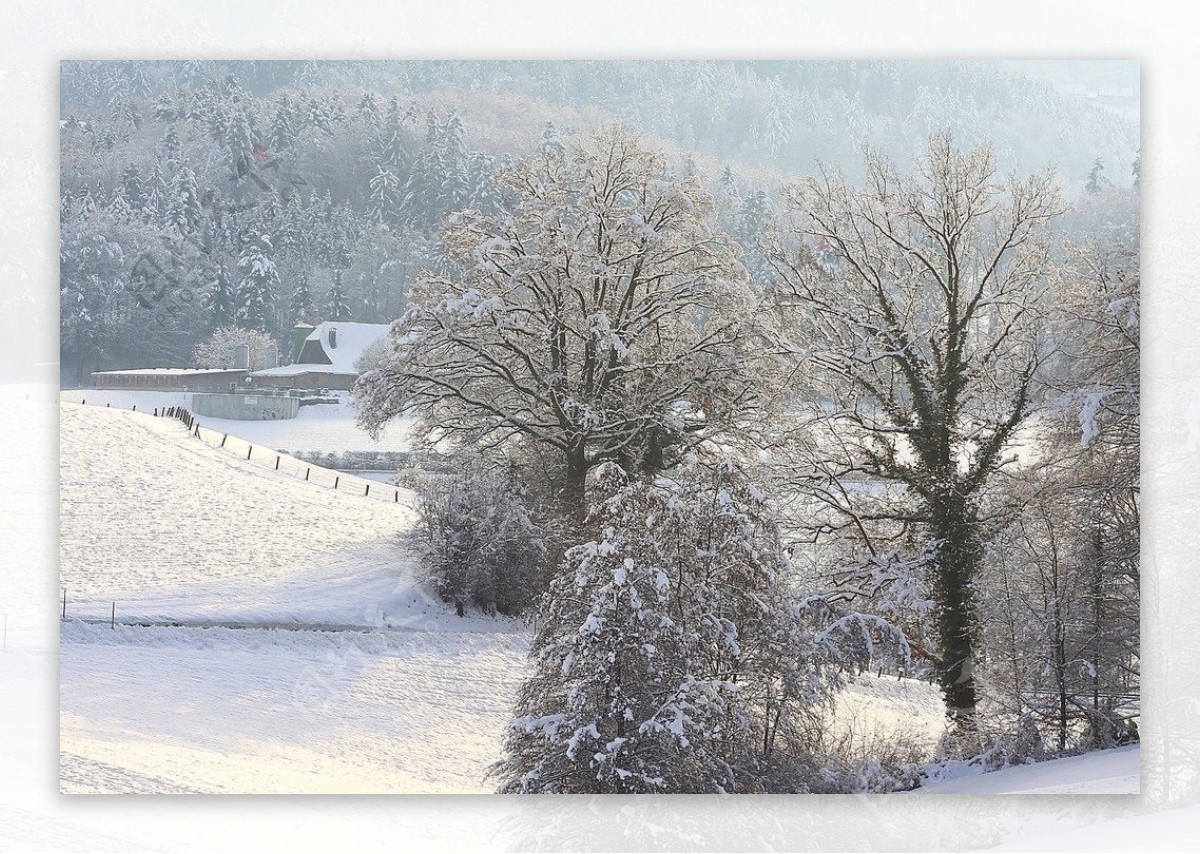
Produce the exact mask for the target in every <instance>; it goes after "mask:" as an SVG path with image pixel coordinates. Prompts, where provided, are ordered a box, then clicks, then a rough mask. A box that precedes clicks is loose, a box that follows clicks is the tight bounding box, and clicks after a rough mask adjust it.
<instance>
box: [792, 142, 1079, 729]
mask: <svg viewBox="0 0 1200 854" xmlns="http://www.w3.org/2000/svg"><path fill="white" fill-rule="evenodd" d="M866 174H867V178H866V182H865V185H864V186H862V187H861V188H856V187H852V186H850V185H849V184H848V183H847V182H846V181H845V179H844V178H842V177H841V176H840V174H835V173H829V172H824V171H823V172H822V173H821V175H820V176H819V177H815V178H810V179H808V180H805V181H803V182H802V183H801V184H800V185H799V186H797V187H796V188H794V190H793V191H792V192H791V194H790V201H791V205H792V209H793V212H794V213H795V214H796V215H797V225H796V226H795V232H794V235H793V236H794V237H795V238H797V239H796V240H795V241H793V245H792V246H791V248H787V249H785V248H777V249H776V251H775V252H774V253H773V264H774V268H775V270H776V273H777V274H778V278H779V280H780V282H781V286H780V289H779V290H780V294H779V296H780V298H779V310H780V317H781V319H782V320H784V321H785V322H784V324H782V325H781V329H782V330H783V332H781V335H780V340H781V343H783V344H784V346H785V350H786V351H787V352H788V353H789V354H790V355H791V356H792V357H793V358H803V359H804V360H806V361H807V363H808V364H809V365H811V367H812V368H813V369H814V370H813V374H814V378H813V384H814V385H813V389H812V391H813V392H814V394H813V396H812V401H813V404H814V405H813V406H812V407H811V412H812V413H814V414H813V416H812V418H811V419H810V420H809V424H808V427H809V429H810V430H817V431H823V432H821V433H820V434H821V435H825V436H827V437H829V441H827V442H826V443H825V445H826V447H824V448H823V449H822V453H823V454H824V455H825V458H826V465H825V466H824V468H823V471H822V472H821V473H819V474H820V477H821V479H822V480H823V482H824V484H825V486H824V489H825V494H826V495H827V496H829V497H830V500H829V501H827V504H828V505H829V506H830V507H832V508H834V509H835V510H836V512H837V513H839V514H841V515H842V516H843V517H844V519H845V522H844V524H845V525H846V527H847V528H848V529H857V530H858V532H859V533H860V534H862V535H863V536H864V538H865V539H867V541H868V542H867V546H868V548H873V545H872V544H871V543H870V542H869V539H870V538H869V535H868V529H867V527H866V526H865V525H864V524H863V522H864V519H863V518H861V517H859V516H857V515H856V503H857V502H856V498H855V496H854V494H853V491H852V490H847V489H846V488H845V487H844V484H843V481H845V480H846V479H849V478H859V479H862V478H870V479H878V480H881V481H884V482H889V483H892V484H895V485H896V486H897V487H898V488H896V489H893V490H892V492H891V493H889V494H888V500H886V501H879V500H878V495H876V496H875V499H874V504H875V505H877V507H878V508H881V509H877V510H876V511H874V514H873V516H872V517H871V519H870V520H869V521H874V520H877V519H878V518H880V517H886V518H887V519H890V520H893V521H894V522H896V523H898V524H899V525H900V526H901V527H902V529H903V530H906V531H909V532H912V531H920V532H921V534H922V536H923V537H925V538H927V539H928V540H930V541H932V542H933V543H935V544H936V553H935V555H934V556H933V558H932V560H931V562H930V574H931V587H932V592H933V599H934V600H935V602H936V608H935V617H936V640H937V645H938V650H937V652H936V667H937V673H938V679H939V682H940V684H941V687H942V690H943V693H944V695H945V698H946V703H947V707H948V710H949V713H950V715H951V716H952V717H953V718H955V719H956V720H960V721H969V720H971V719H972V718H973V716H974V714H975V707H976V701H977V692H976V685H975V679H974V676H973V665H974V660H975V657H976V654H975V643H976V634H977V621H976V615H975V602H974V597H973V593H972V588H971V585H972V581H973V580H974V578H975V576H976V573H977V572H978V570H979V567H980V560H981V556H982V545H983V537H984V530H983V519H982V516H981V496H982V494H983V492H984V490H985V487H987V486H988V485H989V482H990V480H991V479H992V477H993V475H994V473H995V472H996V471H997V470H998V468H999V467H1000V466H1001V465H1002V463H1003V455H1004V453H1005V450H1006V448H1009V447H1010V445H1011V444H1012V443H1013V441H1014V439H1015V437H1016V433H1017V430H1018V428H1019V427H1020V425H1021V423H1022V421H1023V420H1024V419H1025V417H1026V415H1027V414H1028V412H1029V410H1030V407H1031V403H1032V392H1033V383H1034V378H1035V375H1036V374H1037V372H1038V369H1039V365H1040V363H1041V360H1042V358H1043V350H1044V348H1043V347H1042V346H1041V344H1040V342H1039V323H1040V317H1041V309H1042V307H1043V298H1044V296H1045V292H1046V275H1045V274H1046V270H1047V267H1048V238H1047V230H1048V229H1047V224H1048V223H1049V221H1050V220H1051V219H1052V218H1053V217H1054V216H1055V215H1056V214H1057V213H1058V212H1059V209H1060V202H1059V198H1058V193H1057V190H1056V187H1055V184H1054V181H1053V178H1052V176H1051V175H1050V174H1040V175H1035V176H1032V177H1029V178H1027V179H1024V180H1018V179H1016V178H1008V179H1003V178H1000V177H998V176H997V174H996V169H995V164H994V161H993V158H992V154H991V152H990V150H989V149H987V148H986V147H984V148H978V149H975V150H973V151H970V152H962V151H959V150H958V149H956V148H955V146H954V145H953V143H952V141H951V140H950V139H949V138H948V137H944V136H937V135H935V136H933V137H932V138H931V140H930V143H929V147H928V150H927V152H926V154H925V156H924V159H923V161H922V163H921V164H920V168H919V169H918V170H917V172H916V174H914V175H912V176H907V175H902V174H900V173H899V172H898V171H897V169H896V168H895V167H894V166H893V165H892V164H890V163H888V162H886V161H884V160H882V159H880V158H878V157H874V156H868V158H867V162H866Z"/></svg>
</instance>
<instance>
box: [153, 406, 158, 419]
mask: <svg viewBox="0 0 1200 854" xmlns="http://www.w3.org/2000/svg"><path fill="white" fill-rule="evenodd" d="M154 417H155V418H157V417H158V407H157V406H156V407H154Z"/></svg>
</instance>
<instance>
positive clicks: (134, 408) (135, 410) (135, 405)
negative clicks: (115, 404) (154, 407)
mask: <svg viewBox="0 0 1200 854" xmlns="http://www.w3.org/2000/svg"><path fill="white" fill-rule="evenodd" d="M133 411H134V412H137V404H136V403H135V404H134V405H133Z"/></svg>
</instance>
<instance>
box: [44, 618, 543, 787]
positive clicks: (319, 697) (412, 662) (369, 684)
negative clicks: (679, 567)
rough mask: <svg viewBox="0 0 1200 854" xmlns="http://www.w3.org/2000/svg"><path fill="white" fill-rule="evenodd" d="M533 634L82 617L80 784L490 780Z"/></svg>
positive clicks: (65, 754)
mask: <svg viewBox="0 0 1200 854" xmlns="http://www.w3.org/2000/svg"><path fill="white" fill-rule="evenodd" d="M526 643H527V642H526V640H525V638H524V636H522V635H505V634H481V633H475V634H471V633H455V632H417V631H412V632H399V631H378V630H377V631H362V632H315V631H285V630H279V629H275V630H270V629H223V628H208V629H199V628H157V627H156V628H145V627H118V628H117V629H116V630H110V629H109V628H108V627H107V626H86V625H82V624H79V623H74V624H72V623H66V624H64V626H63V632H62V665H61V679H62V698H61V729H62V736H61V750H62V767H61V786H62V790H63V791H65V792H129V791H133V792H247V793H249V792H253V793H287V792H295V793H320V792H324V793H386V792H391V793H397V792H405V793H409V792H420V793H447V792H485V791H489V790H490V788H491V787H489V785H488V784H487V782H486V781H485V779H484V773H485V771H486V768H487V766H488V764H490V763H491V762H492V761H494V760H495V759H496V758H497V757H498V746H499V740H500V735H501V728H502V727H503V725H504V722H505V721H506V720H507V718H508V713H509V707H510V704H511V701H512V697H513V694H514V692H515V690H516V685H517V682H518V681H519V679H520V678H521V675H522V668H523V662H524V656H525V652H526Z"/></svg>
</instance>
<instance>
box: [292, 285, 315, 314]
mask: <svg viewBox="0 0 1200 854" xmlns="http://www.w3.org/2000/svg"><path fill="white" fill-rule="evenodd" d="M312 307H313V297H312V289H311V288H310V287H309V283H308V274H307V273H303V272H302V273H300V274H299V275H298V276H297V277H296V288H295V290H293V291H292V299H291V309H292V320H293V322H295V323H302V322H304V321H306V320H307V319H308V318H309V316H310V315H311V314H312Z"/></svg>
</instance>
